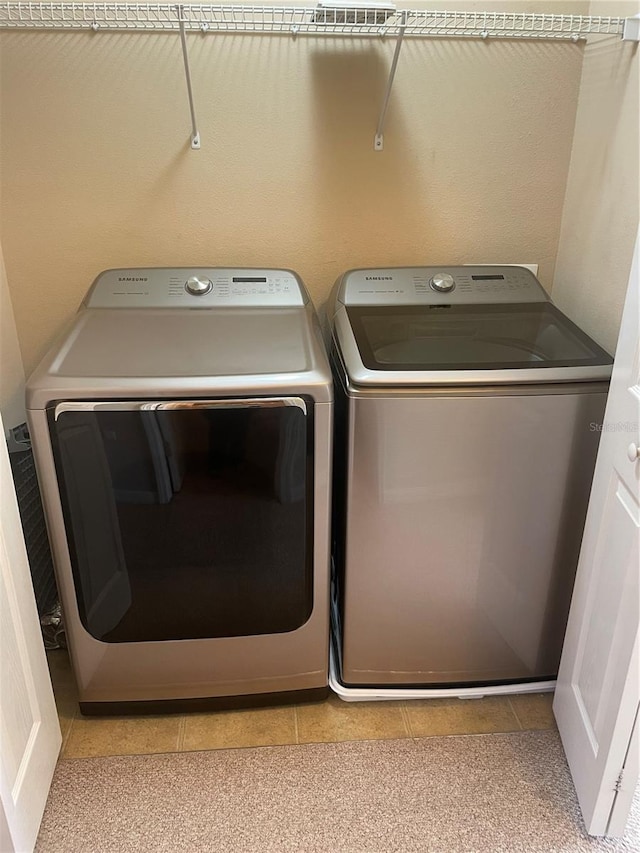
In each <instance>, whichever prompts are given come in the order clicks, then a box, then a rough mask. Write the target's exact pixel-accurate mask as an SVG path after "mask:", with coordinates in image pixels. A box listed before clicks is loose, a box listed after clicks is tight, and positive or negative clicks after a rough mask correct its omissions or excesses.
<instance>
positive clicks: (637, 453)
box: [627, 443, 640, 462]
mask: <svg viewBox="0 0 640 853" xmlns="http://www.w3.org/2000/svg"><path fill="white" fill-rule="evenodd" d="M627 457H628V459H629V462H637V461H638V459H640V447H638V445H637V444H633V443H632V444H630V445H629V447H627Z"/></svg>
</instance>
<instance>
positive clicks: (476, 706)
mask: <svg viewBox="0 0 640 853" xmlns="http://www.w3.org/2000/svg"><path fill="white" fill-rule="evenodd" d="M48 658H49V668H50V670H51V677H52V680H53V686H54V693H55V696H56V703H57V706H58V715H59V718H60V727H61V729H62V737H63V741H62V758H88V757H94V756H99V755H141V754H150V753H156V752H184V751H189V750H206V749H229V748H234V747H247V746H275V745H280V744H294V743H321V742H325V743H326V742H333V743H336V742H338V741H348V740H374V739H385V740H389V739H393V738H411V737H432V736H436V735H459V734H488V733H495V732H513V731H522V730H532V729H552V728H554V727H555V722H554V719H553V714H552V711H551V702H552V694H550V693H539V694H523V695H519V696H510V697H507V696H494V697H487V698H484V699H468V700H464V699H452V700H451V699H427V700H414V701H409V702H343V701H342V700H341V699H338V698H337V697H336V696H331V697H330V698H329V699H327V700H325V701H324V702H318V703H314V704H308V705H292V706H286V707H279V708H265V709H259V710H246V711H217V712H212V713H209V714H186V715H166V716H152V717H83V716H82V715H81V714H80V711H79V710H78V704H77V693H76V688H75V683H74V678H73V673H72V671H71V667H70V664H69V658H68V655H67V653H66V651H64V650H56V651H51V652H48Z"/></svg>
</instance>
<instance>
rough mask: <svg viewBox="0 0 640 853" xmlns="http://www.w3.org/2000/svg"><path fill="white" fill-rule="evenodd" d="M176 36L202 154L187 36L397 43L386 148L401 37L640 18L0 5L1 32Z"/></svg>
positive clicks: (601, 29) (510, 32) (589, 29)
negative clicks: (265, 36) (269, 36)
mask: <svg viewBox="0 0 640 853" xmlns="http://www.w3.org/2000/svg"><path fill="white" fill-rule="evenodd" d="M16 29H21V30H33V29H46V30H82V29H85V30H91V31H93V32H105V31H106V32H109V31H123V30H124V31H128V32H133V31H135V32H159V31H165V32H166V31H179V33H180V41H181V45H182V55H183V60H184V70H185V78H186V84H187V95H188V98H189V111H190V115H191V147H192V148H193V149H198V148H200V133H199V131H198V125H197V122H196V114H195V105H194V97H193V87H192V83H191V71H190V67H189V53H188V49H187V33H188V32H200V33H201V34H217V35H222V34H228V33H234V34H241V33H258V34H283V35H289V36H298V35H308V36H314V37H346V38H351V39H352V38H372V37H378V38H384V37H389V38H395V39H396V44H395V51H394V55H393V60H392V63H391V69H390V72H389V78H388V81H387V87H386V91H385V95H384V99H383V104H382V109H381V112H380V116H379V119H378V125H377V128H376V134H375V139H374V149H375V150H376V151H382V150H383V146H384V136H383V133H384V124H385V119H386V115H387V109H388V106H389V99H390V97H391V90H392V87H393V81H394V78H395V74H396V69H397V65H398V59H399V56H400V51H401V49H402V44H403V40H404V39H405V38H419V39H425V38H456V39H458V38H473V39H552V40H562V41H569V42H578V41H581V40H583V39H586V37H587V35H592V34H593V35H601V36H602V35H609V36H611V35H614V36H618V37H619V38H620V39H621V40H624V41H633V42H639V41H640V15H635V16H633V17H628V18H623V17H613V16H608V15H551V14H542V13H533V12H453V11H444V12H437V11H436V12H434V11H426V10H411V9H396V6H395V3H393V2H387V1H386V0H318V2H317V4H316V5H309V6H284V5H283V6H252V5H208V4H195V3H194V4H191V3H185V4H178V5H175V4H171V3H127V2H122V3H100V2H94V3H76V2H68V3H65V2H62V3H59V2H35V3H30V2H26V3H23V2H20V0H17V2H16V0H13V2H2V0H0V30H16Z"/></svg>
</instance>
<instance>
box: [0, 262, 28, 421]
mask: <svg viewBox="0 0 640 853" xmlns="http://www.w3.org/2000/svg"><path fill="white" fill-rule="evenodd" d="M0 413H2V422H3V425H4V430H5V432H6V431H7V430H8V429H11V427H14V426H17V425H18V424H21V423H23V421H24V420H25V410H24V370H23V367H22V358H21V357H20V345H19V343H18V334H17V331H16V324H15V320H14V316H13V307H12V305H11V296H10V294H9V286H8V284H7V277H6V273H5V268H4V258H3V256H2V246H1V245H0Z"/></svg>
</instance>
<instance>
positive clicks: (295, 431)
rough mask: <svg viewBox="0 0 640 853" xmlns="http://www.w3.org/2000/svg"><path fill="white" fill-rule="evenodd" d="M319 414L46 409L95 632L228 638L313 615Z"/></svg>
mask: <svg viewBox="0 0 640 853" xmlns="http://www.w3.org/2000/svg"><path fill="white" fill-rule="evenodd" d="M133 406H135V404H132V407H133ZM311 407H312V404H311V403H310V402H307V403H306V413H305V411H303V409H302V408H300V407H299V406H296V405H284V404H283V403H282V402H278V403H273V402H272V403H269V404H266V402H265V404H264V405H259V406H249V407H243V406H238V407H233V406H232V407H229V406H216V405H215V404H210V405H208V406H206V407H203V406H202V404H197V405H193V406H191V407H190V406H189V404H184V408H178V409H171V410H152V411H140V410H132V409H129V410H120V409H118V410H109V409H106V410H105V408H104V404H101V405H100V407H99V408H98V409H94V410H91V409H90V407H88V408H87V410H81V411H75V410H73V411H61V412H59V414H58V417H57V420H56V419H55V418H54V415H53V413H50V418H51V431H52V437H53V444H54V454H55V459H56V467H57V471H58V476H59V479H60V484H61V485H60V488H61V496H62V502H63V510H64V515H65V523H66V527H67V535H68V538H69V542H70V551H71V559H72V565H73V572H74V581H75V586H76V594H77V599H78V605H79V609H80V614H81V618H82V622H83V624H84V626H85V628H86V629H87V631H88V632H89V633H90V634H92V635H93V636H94V637H96V638H97V639H99V640H103V641H105V642H136V641H137V642H140V641H149V640H171V639H195V638H203V637H234V636H245V635H252V634H270V633H281V632H285V631H292V630H294V629H296V628H298V627H299V626H300V625H302V624H303V623H304V622H305V621H306V620H307V619H308V618H309V615H310V613H311V608H312V603H313V602H312V565H311V558H312V547H313V542H312V535H311V521H310V519H311V517H312V497H311V496H312V485H313V484H312V477H313V474H312V470H313V469H312V464H311V463H312V460H311V451H312V447H311V444H312V441H311V432H310V430H311V422H312V414H311V412H312V409H311Z"/></svg>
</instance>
